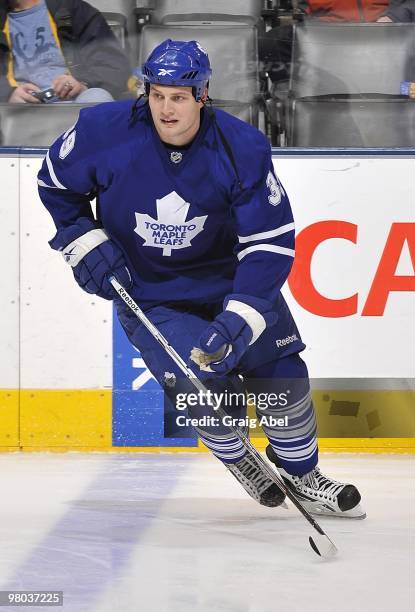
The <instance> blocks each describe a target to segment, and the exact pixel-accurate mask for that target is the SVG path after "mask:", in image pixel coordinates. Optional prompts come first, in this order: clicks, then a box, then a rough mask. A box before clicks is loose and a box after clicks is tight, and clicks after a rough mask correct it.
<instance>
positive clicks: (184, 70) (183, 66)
mask: <svg viewBox="0 0 415 612" xmlns="http://www.w3.org/2000/svg"><path fill="white" fill-rule="evenodd" d="M211 74H212V70H211V68H210V62H209V57H208V54H207V53H206V51H205V50H204V49H202V47H201V46H200V45H199V43H198V42H197V41H196V40H189V41H182V40H171V39H170V38H168V39H167V40H165V41H163V42H162V43H161V44H160V45H158V46H157V47H156V48H155V49H154V50H153V51H152V52H151V53H150V55H149V57H148V59H147V61H146V62H145V63H144V64H143V65H142V66H141V71H140V76H141V78H142V79H143V81H144V85H145V88H146V93H147V95H148V93H149V90H150V84H154V85H157V84H158V85H165V86H176V87H192V92H193V96H194V98H195V100H196V102H200V100H201V98H202V95H203V93H204V91H205V88H206V87H207V86H208V83H209V79H210V76H211Z"/></svg>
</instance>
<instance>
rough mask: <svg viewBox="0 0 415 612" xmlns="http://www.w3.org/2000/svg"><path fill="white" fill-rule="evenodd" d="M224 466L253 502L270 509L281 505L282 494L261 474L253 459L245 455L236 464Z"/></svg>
mask: <svg viewBox="0 0 415 612" xmlns="http://www.w3.org/2000/svg"><path fill="white" fill-rule="evenodd" d="M225 466H226V467H227V468H228V470H229V471H230V472H231V474H233V475H234V476H235V478H236V480H238V481H239V482H240V483H241V485H242V486H243V488H244V489H245V491H246V492H247V493H249V495H250V496H251V497H252V498H253V499H255V501H257V502H259V503H260V504H262V505H263V506H268V507H270V508H275V507H276V506H280V505H281V504H282V503H283V501H284V498H285V495H284V493H283V492H282V491H280V489H279V488H278V487H277V485H276V484H275V483H274V482H273V481H272V480H271V479H270V478H269V477H268V476H267V475H266V474H264V473H263V471H262V469H261V467H260V466H259V465H258V464H257V462H256V460H255V458H254V457H250V456H249V455H246V456H245V457H244V458H243V459H241V460H240V461H238V462H237V463H225Z"/></svg>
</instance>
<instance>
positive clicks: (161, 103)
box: [149, 85, 203, 146]
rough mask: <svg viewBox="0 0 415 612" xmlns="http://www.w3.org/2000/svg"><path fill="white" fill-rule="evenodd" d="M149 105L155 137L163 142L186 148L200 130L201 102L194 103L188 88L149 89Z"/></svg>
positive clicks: (158, 87) (157, 86)
mask: <svg viewBox="0 0 415 612" xmlns="http://www.w3.org/2000/svg"><path fill="white" fill-rule="evenodd" d="M149 104H150V110H151V115H152V117H153V121H154V125H155V127H156V130H157V133H158V135H159V136H160V138H161V140H162V141H163V142H167V143H168V144H173V145H178V146H181V145H186V144H188V143H189V142H191V141H192V140H193V138H194V137H195V136H196V134H197V131H198V129H199V126H200V109H201V108H202V106H203V103H202V102H196V100H195V99H194V97H193V95H192V88H191V87H165V86H161V85H151V86H150V95H149Z"/></svg>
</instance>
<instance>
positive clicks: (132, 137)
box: [38, 101, 294, 308]
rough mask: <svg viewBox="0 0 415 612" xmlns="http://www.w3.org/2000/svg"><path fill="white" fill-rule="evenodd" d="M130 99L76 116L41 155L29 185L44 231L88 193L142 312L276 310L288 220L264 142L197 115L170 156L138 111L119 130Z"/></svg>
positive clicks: (62, 221) (224, 118)
mask: <svg viewBox="0 0 415 612" xmlns="http://www.w3.org/2000/svg"><path fill="white" fill-rule="evenodd" d="M132 104H133V102H132V101H122V102H114V103H108V104H102V105H99V106H96V107H93V108H88V109H83V110H81V113H80V117H79V120H78V122H77V123H76V125H75V126H73V127H72V128H71V129H69V130H68V131H67V132H66V133H65V134H63V135H62V136H61V137H60V138H58V139H57V140H56V142H55V143H54V144H53V145H52V147H51V148H50V150H49V152H48V154H47V156H46V158H45V160H44V163H43V165H42V168H41V170H40V172H39V176H38V184H39V193H40V197H41V199H42V201H43V203H44V205H45V206H46V208H47V209H48V211H49V212H50V214H51V215H52V217H53V220H54V222H55V225H56V227H57V228H58V229H59V228H62V227H67V226H69V225H72V224H73V223H74V222H75V221H76V220H77V218H79V217H91V218H93V213H92V209H91V200H93V199H94V198H95V197H97V216H98V220H99V222H100V224H101V225H102V227H103V228H104V229H105V231H106V232H107V234H108V236H109V237H110V238H111V239H112V240H113V241H115V242H116V243H117V244H118V246H119V247H120V248H121V249H122V250H123V252H124V254H125V257H126V261H127V263H128V266H129V269H130V272H131V274H132V277H133V281H134V286H133V289H132V290H131V295H132V296H133V298H134V299H135V300H136V301H137V302H138V303H139V304H140V305H141V306H143V307H144V308H146V307H148V306H150V305H153V304H161V303H165V302H170V303H171V302H173V303H174V302H183V301H190V302H197V303H199V304H200V303H203V304H213V303H220V302H222V301H223V299H224V298H225V297H226V296H229V295H230V294H238V295H239V296H241V295H250V296H255V297H258V298H262V299H265V300H269V301H271V302H273V303H275V304H276V303H277V302H278V301H279V299H280V297H279V292H280V289H281V286H282V285H283V283H284V282H285V280H286V278H287V276H288V273H289V271H290V268H291V265H292V262H293V256H294V223H293V217H292V212H291V208H290V204H289V200H288V197H287V195H286V193H285V191H284V189H283V187H282V185H281V183H280V182H279V180H278V178H277V177H276V175H275V174H274V169H273V164H272V159H271V149H270V145H269V143H268V141H267V140H266V138H265V136H264V135H263V134H261V133H260V132H259V131H258V130H256V129H255V128H253V127H252V126H250V125H248V124H246V123H244V122H242V121H240V120H238V119H237V118H235V117H232V116H231V115H228V114H227V113H225V112H223V111H220V110H218V109H204V110H203V112H202V121H201V127H200V129H199V132H198V134H197V136H196V138H195V140H194V141H193V142H192V144H191V146H190V148H188V149H187V150H185V151H178V152H177V155H174V151H173V155H172V150H171V149H172V147H170V149H167V148H166V146H165V145H164V144H163V143H162V142H161V141H160V138H159V136H158V134H157V132H156V130H155V128H154V125H153V122H152V119H151V114H150V110H149V107H148V104H143V105H142V106H140V107H139V108H138V113H137V120H136V121H135V122H133V123H131V124H130V125H129V116H130V112H131V109H132ZM218 126H219V128H220V130H219V129H218ZM220 131H221V132H222V134H221V133H220ZM223 136H224V137H225V140H226V143H227V145H226V144H224V142H223ZM227 149H228V150H227ZM229 149H230V150H229ZM180 160H181V161H180Z"/></svg>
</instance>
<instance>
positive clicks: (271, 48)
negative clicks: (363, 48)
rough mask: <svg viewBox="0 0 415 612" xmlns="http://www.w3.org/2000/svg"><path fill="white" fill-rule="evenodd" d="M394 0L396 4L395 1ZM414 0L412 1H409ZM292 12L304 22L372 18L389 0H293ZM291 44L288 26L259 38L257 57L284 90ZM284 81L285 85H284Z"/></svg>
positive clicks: (288, 68)
mask: <svg viewBox="0 0 415 612" xmlns="http://www.w3.org/2000/svg"><path fill="white" fill-rule="evenodd" d="M394 2H396V3H399V1H398V0H394ZM409 2H410V3H411V4H412V3H415V0H413V2H412V0H409ZM292 4H293V8H294V9H295V13H296V15H297V16H298V15H300V16H301V15H303V17H304V18H305V20H306V21H308V20H318V21H326V22H331V23H341V22H366V21H376V20H377V19H378V17H380V16H381V15H382V14H383V13H385V10H386V8H387V6H388V4H389V0H293V2H292ZM291 47H292V25H290V24H284V25H281V26H278V27H276V28H273V29H272V30H270V31H269V32H266V34H265V35H264V36H262V37H260V39H259V58H260V60H261V61H262V62H263V64H264V69H265V70H266V71H267V72H268V75H269V77H270V79H271V81H272V82H273V83H277V84H278V87H279V88H282V89H284V87H285V86H286V83H287V81H288V78H289V72H290V64H291ZM284 83H285V84H284Z"/></svg>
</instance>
